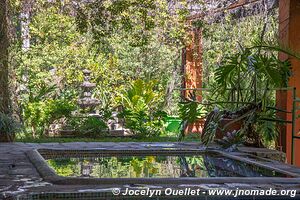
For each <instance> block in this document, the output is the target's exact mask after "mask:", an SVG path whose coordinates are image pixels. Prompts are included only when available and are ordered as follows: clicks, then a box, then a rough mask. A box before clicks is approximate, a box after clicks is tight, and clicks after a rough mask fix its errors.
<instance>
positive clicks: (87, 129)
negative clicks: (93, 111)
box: [69, 116, 108, 138]
mask: <svg viewBox="0 0 300 200" xmlns="http://www.w3.org/2000/svg"><path fill="white" fill-rule="evenodd" d="M69 125H71V128H73V129H74V130H75V131H76V132H78V134H79V135H80V136H85V137H93V138H97V137H104V136H107V135H108V127H107V125H106V123H105V122H104V121H103V120H102V119H100V118H98V117H93V116H89V117H86V118H71V119H70V120H69Z"/></svg>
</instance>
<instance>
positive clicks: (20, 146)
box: [0, 142, 300, 199]
mask: <svg viewBox="0 0 300 200" xmlns="http://www.w3.org/2000/svg"><path fill="white" fill-rule="evenodd" d="M164 145H166V146H165V147H168V145H173V146H172V147H173V148H180V149H186V150H189V149H201V148H203V147H201V145H200V144H198V143H135V142H124V143H112V142H102V143H99V142H74V143H42V144H37V143H0V199H9V197H13V196H14V197H15V196H18V195H22V194H30V193H47V194H53V193H60V194H62V193H91V192H101V191H105V189H108V190H109V188H114V187H120V188H125V187H127V186H126V185H123V184H120V183H115V184H113V185H109V184H105V185H99V184H98V185H54V184H51V183H48V182H45V181H43V179H42V178H41V176H40V175H39V173H38V172H37V170H36V168H35V167H34V165H33V164H32V163H31V162H30V160H29V159H28V157H27V155H26V152H28V151H30V150H34V149H61V150H63V149H72V150H76V149H78V150H80V149H81V150H87V149H96V148H106V149H113V150H125V149H132V150H149V149H160V148H163V147H164ZM243 150H244V151H248V152H256V153H257V152H258V151H256V150H255V149H253V148H252V149H247V148H243ZM263 151H264V150H263V149H260V152H263ZM266 153H267V152H266ZM273 165H274V166H276V165H278V166H280V165H282V164H280V163H279V162H274V164H273ZM282 167H284V168H286V169H287V170H288V171H291V172H295V173H299V174H300V169H297V168H293V167H291V166H289V165H283V166H281V168H282ZM163 185H164V187H165V186H166V185H167V186H168V187H172V185H168V184H167V183H163ZM181 186H182V187H187V185H186V184H185V185H181ZM189 186H190V187H197V188H200V189H209V188H232V189H236V188H239V189H243V188H245V189H269V188H270V187H272V188H273V189H278V190H280V189H297V190H299V191H300V182H299V183H295V182H294V183H285V184H283V183H280V184H278V183H277V184H243V183H225V184H197V185H189ZM177 187H180V185H179V186H178V185H177ZM49 199H52V198H49ZM53 199H54V198H53ZM69 199H72V198H69ZM83 199H84V198H83ZM90 199H92V198H90ZM203 199H210V198H209V197H204V198H203ZM253 199H254V198H253ZM294 199H297V198H294Z"/></svg>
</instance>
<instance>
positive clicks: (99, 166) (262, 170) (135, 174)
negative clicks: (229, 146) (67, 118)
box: [28, 149, 300, 184]
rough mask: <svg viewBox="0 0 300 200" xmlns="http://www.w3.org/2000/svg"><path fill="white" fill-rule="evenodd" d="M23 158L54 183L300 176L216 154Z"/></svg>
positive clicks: (53, 153)
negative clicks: (28, 160) (28, 159)
mask: <svg viewBox="0 0 300 200" xmlns="http://www.w3.org/2000/svg"><path fill="white" fill-rule="evenodd" d="M28 156H29V158H30V160H31V161H32V162H33V164H34V165H35V166H36V168H37V170H38V171H39V173H40V174H41V176H42V177H43V178H44V179H45V180H48V181H50V182H53V183H55V184H112V183H120V184H122V183H124V184H152V183H158V184H161V183H164V182H165V183H169V184H170V183H174V184H178V183H180V184H186V183H260V182H261V183H275V182H280V183H282V182H289V183H291V182H293V181H295V182H299V178H298V177H300V176H299V174H295V173H292V172H289V171H285V170H282V169H278V168H274V167H273V166H272V163H269V164H266V163H260V162H258V161H256V160H253V159H252V160H251V159H249V158H247V156H241V155H239V156H236V155H231V154H229V153H226V152H222V151H218V150H209V151H202V150H181V149H165V150H163V149H157V150H136V151H135V150H107V149H89V150H70V149H65V150H57V149H39V150H33V151H30V152H28Z"/></svg>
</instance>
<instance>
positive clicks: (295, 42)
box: [277, 0, 300, 166]
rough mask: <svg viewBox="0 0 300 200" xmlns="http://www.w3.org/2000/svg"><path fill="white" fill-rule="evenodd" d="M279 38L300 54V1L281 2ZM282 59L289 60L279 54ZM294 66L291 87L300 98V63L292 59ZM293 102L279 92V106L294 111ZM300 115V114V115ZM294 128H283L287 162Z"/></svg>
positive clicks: (298, 158)
mask: <svg viewBox="0 0 300 200" xmlns="http://www.w3.org/2000/svg"><path fill="white" fill-rule="evenodd" d="M279 37H280V40H281V42H282V43H283V44H285V45H288V46H289V47H290V48H291V49H293V50H294V51H298V52H300V1H299V0H279ZM279 58H280V59H286V58H288V56H287V55H284V54H279ZM290 61H291V64H292V77H291V78H290V80H289V85H290V86H292V87H296V95H297V96H298V97H300V61H299V60H296V59H295V58H290ZM292 105H293V100H292V93H291V92H277V106H278V107H281V108H283V109H286V110H292ZM298 114H300V113H298ZM280 116H281V117H283V118H285V119H287V120H291V119H292V116H291V114H281V115H280ZM299 130H300V120H297V121H296V133H297V132H298V133H299ZM291 134H292V126H291V125H287V126H286V127H281V135H280V139H279V145H280V146H282V147H283V150H284V151H285V152H286V153H287V160H288V162H291V146H292V139H291V137H292V135H291ZM294 141H295V143H294V147H295V148H294V152H295V153H294V164H296V165H297V166H300V140H299V139H295V140H294Z"/></svg>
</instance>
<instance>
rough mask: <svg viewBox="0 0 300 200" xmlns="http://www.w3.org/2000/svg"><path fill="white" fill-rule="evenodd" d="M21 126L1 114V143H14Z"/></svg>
mask: <svg viewBox="0 0 300 200" xmlns="http://www.w3.org/2000/svg"><path fill="white" fill-rule="evenodd" d="M18 128H19V124H18V123H17V122H16V121H15V120H14V119H13V118H12V117H10V116H8V115H6V114H3V113H0V142H13V141H14V139H15V133H16V131H17V130H18Z"/></svg>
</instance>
